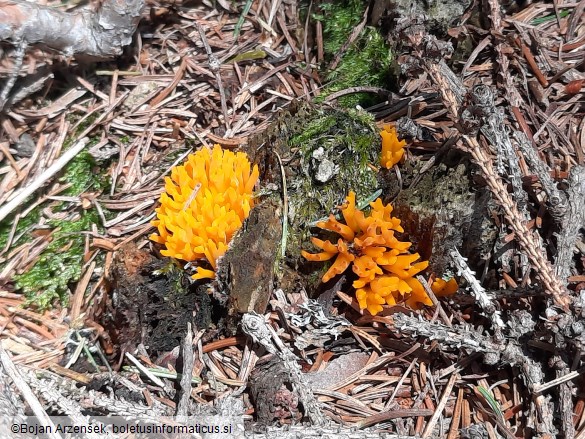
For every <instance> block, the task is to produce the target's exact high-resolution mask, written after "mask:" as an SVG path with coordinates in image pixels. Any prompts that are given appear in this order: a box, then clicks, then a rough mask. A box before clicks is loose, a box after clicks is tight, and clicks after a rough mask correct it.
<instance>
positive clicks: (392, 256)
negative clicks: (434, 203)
mask: <svg viewBox="0 0 585 439" xmlns="http://www.w3.org/2000/svg"><path fill="white" fill-rule="evenodd" d="M370 207H371V213H370V216H368V217H366V216H365V215H364V213H363V212H361V211H360V210H358V209H357V208H356V206H355V193H354V192H350V193H349V195H348V197H347V201H346V202H345V203H344V205H343V206H342V207H341V214H342V215H343V218H344V220H345V224H343V223H341V222H339V221H337V220H336V219H335V217H334V216H333V215H330V216H329V219H328V220H327V221H320V222H318V223H317V227H320V228H321V229H324V230H330V231H332V232H335V233H337V234H339V235H340V236H341V238H339V239H338V241H337V244H333V243H332V242H330V241H323V240H321V239H318V238H312V242H313V244H314V245H315V247H318V248H320V249H321V250H323V251H322V252H321V253H317V254H312V253H308V252H306V251H304V250H303V251H302V252H301V253H302V255H303V257H304V258H305V259H308V260H309V261H326V260H328V259H332V258H333V257H335V262H334V263H333V264H332V265H331V267H330V268H329V270H327V272H326V273H325V274H324V275H323V282H327V281H329V280H330V279H332V278H333V277H334V276H336V275H338V274H340V273H343V272H344V271H345V270H346V269H347V268H348V267H349V266H350V265H352V270H353V272H354V273H355V274H356V275H357V276H358V278H357V279H356V280H355V281H354V282H353V287H354V288H355V289H356V297H357V300H358V303H359V306H360V308H361V309H367V310H368V311H369V312H370V313H371V314H372V315H376V314H378V313H379V312H380V311H382V305H383V304H388V305H394V304H395V303H397V302H401V301H405V303H406V304H407V305H408V306H410V307H412V308H419V307H420V304H423V305H432V302H431V299H430V298H429V297H428V295H427V294H426V292H425V290H424V288H423V286H422V285H421V283H420V282H419V281H418V280H417V279H416V278H415V277H414V276H415V275H416V274H418V273H419V272H421V271H422V270H424V269H425V268H427V266H428V264H429V263H428V261H419V262H416V261H417V260H418V259H419V258H420V256H419V254H418V253H409V252H408V249H409V247H410V246H411V245H412V244H411V243H410V242H402V241H399V240H398V239H397V238H396V236H394V235H395V232H399V233H402V232H404V230H403V229H402V227H401V226H400V220H399V219H397V218H393V217H392V215H391V214H392V206H391V205H386V206H385V205H384V204H383V203H382V200H380V199H379V198H378V199H377V200H376V201H374V202H372V203H370Z"/></svg>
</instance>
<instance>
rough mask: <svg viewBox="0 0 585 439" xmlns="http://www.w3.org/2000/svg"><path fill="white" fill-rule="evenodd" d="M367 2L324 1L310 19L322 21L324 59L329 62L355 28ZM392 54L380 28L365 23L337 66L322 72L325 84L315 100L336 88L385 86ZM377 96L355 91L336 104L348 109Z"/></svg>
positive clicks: (319, 99) (327, 94) (389, 78)
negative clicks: (355, 92)
mask: <svg viewBox="0 0 585 439" xmlns="http://www.w3.org/2000/svg"><path fill="white" fill-rule="evenodd" d="M366 3H367V2H363V1H360V0H346V1H340V2H332V3H324V4H322V5H320V6H319V13H317V14H314V15H313V18H314V19H316V20H319V21H321V22H322V23H323V44H324V47H323V49H324V52H325V59H326V62H327V63H329V62H330V61H331V60H333V59H334V57H335V56H336V55H337V54H338V53H339V51H340V50H341V49H342V47H343V45H344V44H345V43H346V42H347V41H348V39H349V37H350V35H351V33H352V32H353V31H354V29H355V27H356V26H357V25H358V24H359V22H360V21H361V20H362V19H363V14H364V11H365V8H366ZM391 62H392V54H391V51H390V48H389V47H388V46H387V45H386V43H385V42H384V38H383V37H382V35H381V34H380V32H379V30H378V29H376V28H373V27H368V26H366V27H365V28H364V30H363V31H362V32H361V34H360V35H359V36H358V37H357V39H356V40H355V41H354V42H353V43H352V44H351V45H350V46H349V47H348V48H347V50H346V51H345V53H343V57H342V58H341V61H340V62H339V64H338V65H337V67H336V68H335V69H334V70H332V71H329V72H325V79H326V80H327V84H326V85H325V87H324V88H323V90H322V92H321V95H320V96H319V98H318V101H322V100H323V99H324V98H325V97H327V96H329V95H330V94H332V93H335V92H337V91H339V90H344V89H347V88H349V87H357V86H377V87H382V88H388V87H389V85H390V82H391V74H390V65H391ZM375 99H376V96H375V95H372V94H366V93H358V94H352V95H347V96H343V97H341V98H340V99H339V100H338V103H339V104H340V105H341V106H343V107H347V108H351V107H355V106H356V105H358V104H359V105H361V106H369V105H372V104H374V103H376V101H375Z"/></svg>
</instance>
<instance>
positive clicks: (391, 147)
mask: <svg viewBox="0 0 585 439" xmlns="http://www.w3.org/2000/svg"><path fill="white" fill-rule="evenodd" d="M380 135H381V136H382V155H381V156H380V164H381V165H382V166H383V167H385V168H387V169H390V168H391V167H392V166H394V165H395V164H396V163H398V162H399V161H400V159H401V158H402V156H403V155H404V146H405V145H406V141H404V140H398V136H397V135H396V128H394V127H393V126H390V125H387V126H385V127H384V129H383V130H382V132H381V133H380Z"/></svg>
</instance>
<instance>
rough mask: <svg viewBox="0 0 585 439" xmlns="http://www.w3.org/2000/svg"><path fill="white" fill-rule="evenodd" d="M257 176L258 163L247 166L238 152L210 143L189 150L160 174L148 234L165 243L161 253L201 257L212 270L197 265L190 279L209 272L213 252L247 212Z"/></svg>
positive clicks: (211, 273)
mask: <svg viewBox="0 0 585 439" xmlns="http://www.w3.org/2000/svg"><path fill="white" fill-rule="evenodd" d="M257 180H258V167H257V166H254V167H253V168H252V165H251V164H250V161H249V160H248V157H247V156H246V154H244V153H241V152H238V153H234V152H232V151H227V150H223V149H222V148H221V147H220V146H219V145H215V146H214V147H213V149H209V148H202V149H201V150H199V151H197V152H195V153H194V154H191V155H190V156H189V157H188V158H187V161H186V162H185V163H184V164H183V165H181V166H176V167H174V168H173V169H172V170H171V176H170V177H166V178H165V192H163V194H162V195H161V197H160V204H161V205H160V207H159V208H158V209H156V213H157V218H156V219H155V220H154V221H153V222H152V225H153V226H155V227H156V228H157V230H158V234H156V233H155V234H153V235H151V236H150V239H152V240H153V241H155V242H158V243H159V244H163V245H164V246H165V249H164V250H161V253H162V254H163V255H164V256H169V257H173V258H176V259H180V260H183V261H187V262H193V261H197V260H201V259H206V260H207V261H208V262H209V264H210V265H211V267H212V268H213V270H208V269H205V268H203V267H198V268H197V273H196V274H195V275H193V279H203V278H213V277H215V270H216V268H217V260H218V258H220V257H221V256H223V255H224V254H225V252H226V251H227V248H228V243H229V242H230V240H231V239H232V237H233V235H234V233H235V232H236V231H237V230H238V229H239V228H240V227H241V226H242V223H243V221H244V220H245V219H246V218H247V217H248V215H249V214H250V210H251V208H252V205H253V198H252V191H253V189H254V185H255V184H256V181H257Z"/></svg>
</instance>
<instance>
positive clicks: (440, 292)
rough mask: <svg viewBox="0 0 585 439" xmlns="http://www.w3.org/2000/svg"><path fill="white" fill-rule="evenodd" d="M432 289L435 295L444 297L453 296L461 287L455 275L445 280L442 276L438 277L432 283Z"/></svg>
mask: <svg viewBox="0 0 585 439" xmlns="http://www.w3.org/2000/svg"><path fill="white" fill-rule="evenodd" d="M431 289H432V290H433V293H435V296H437V297H444V296H451V295H453V294H455V293H456V292H457V290H458V289H459V285H458V284H457V281H456V280H455V278H454V277H452V278H451V279H449V280H448V281H445V280H444V279H441V278H440V277H438V278H436V279H435V281H434V282H433V283H432V285H431Z"/></svg>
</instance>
